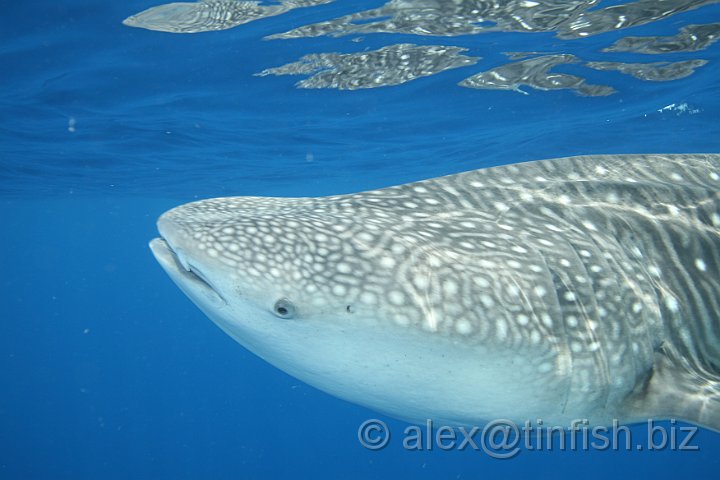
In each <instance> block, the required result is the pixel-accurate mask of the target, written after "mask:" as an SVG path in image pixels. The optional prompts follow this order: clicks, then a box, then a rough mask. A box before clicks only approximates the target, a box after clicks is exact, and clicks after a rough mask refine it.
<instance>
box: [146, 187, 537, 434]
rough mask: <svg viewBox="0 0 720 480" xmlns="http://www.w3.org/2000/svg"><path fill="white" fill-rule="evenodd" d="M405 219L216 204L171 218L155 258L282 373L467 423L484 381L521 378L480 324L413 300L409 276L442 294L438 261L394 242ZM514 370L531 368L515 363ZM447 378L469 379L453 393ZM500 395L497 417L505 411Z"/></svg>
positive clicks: (275, 202)
mask: <svg viewBox="0 0 720 480" xmlns="http://www.w3.org/2000/svg"><path fill="white" fill-rule="evenodd" d="M398 221H399V219H398V218H396V217H394V216H393V215H392V214H391V213H389V211H384V210H383V209H382V208H379V209H378V208H374V209H373V211H372V215H368V214H367V212H365V213H364V212H363V209H362V208H359V207H358V205H356V204H354V203H353V202H352V201H351V199H348V198H343V197H326V198H298V199H293V198H253V197H236V198H219V199H211V200H203V201H199V202H194V203H189V204H186V205H182V206H180V207H177V208H174V209H172V210H170V211H168V212H166V213H165V214H163V215H162V216H161V217H160V219H159V220H158V230H159V232H160V235H161V237H162V238H157V239H154V240H153V241H152V242H151V248H152V251H153V253H154V255H155V257H156V258H157V260H158V261H159V262H160V264H161V265H162V267H163V268H164V269H165V271H166V272H167V273H168V274H169V275H170V277H171V278H172V279H173V280H174V281H175V283H176V284H177V285H178V286H179V287H180V288H181V289H182V290H183V291H184V292H185V293H186V294H187V295H188V296H189V297H190V298H191V299H192V300H193V302H194V303H195V304H197V305H198V306H199V307H200V308H201V309H202V310H203V311H204V312H205V313H206V314H207V315H208V316H209V317H210V318H211V319H212V320H213V321H214V322H215V323H216V324H217V325H218V326H220V328H222V329H223V330H224V331H225V332H226V333H228V334H229V335H231V336H232V337H233V338H234V339H236V340H237V341H238V342H239V343H241V344H242V345H243V346H245V347H246V348H247V349H249V350H250V351H252V352H254V353H255V354H257V355H258V356H260V357H262V358H264V359H265V360H267V361H268V362H270V363H272V364H273V365H275V366H276V367H278V368H280V369H282V370H284V371H285V372H287V373H289V374H291V375H293V376H295V377H297V378H300V379H301V380H303V381H305V382H307V383H309V384H311V385H313V386H316V387H318V388H320V389H322V390H324V391H327V392H329V393H331V394H334V395H336V396H338V397H341V398H344V399H346V400H349V401H352V402H354V403H359V404H362V405H365V406H368V407H371V408H374V409H376V410H379V411H383V412H385V413H389V414H391V415H393V416H396V417H399V418H404V419H416V420H418V421H420V420H424V419H425V418H427V408H428V405H433V406H434V407H433V408H431V413H432V414H433V417H434V418H444V419H446V420H447V421H448V422H456V423H459V422H462V421H465V422H467V423H469V422H470V419H469V418H468V419H462V418H460V419H459V418H457V417H458V415H457V413H453V412H458V411H471V410H472V411H475V412H477V410H478V408H480V407H478V405H471V404H470V402H472V403H475V402H476V401H477V400H478V399H481V395H480V393H479V392H477V391H476V389H477V385H478V381H479V380H480V379H478V378H477V377H478V376H479V375H481V376H498V378H508V379H509V378H510V377H511V376H513V375H510V372H508V371H506V370H507V366H508V365H509V364H508V363H506V362H504V357H503V356H502V355H501V354H499V352H498V351H496V350H493V351H492V354H491V352H490V350H487V352H486V356H487V358H486V359H485V360H483V351H484V350H483V345H482V344H478V342H477V341H474V340H473V341H470V340H471V339H472V337H471V336H469V335H468V334H469V333H470V330H471V327H470V323H469V322H466V323H462V322H461V323H459V324H457V325H456V326H454V327H452V328H450V329H443V327H442V325H439V323H441V322H440V318H439V317H441V316H442V314H443V313H442V311H441V310H442V309H438V310H437V311H435V310H434V307H433V306H432V305H431V302H430V303H428V302H424V301H417V300H418V299H413V298H412V295H413V294H412V293H411V292H409V291H408V290H407V288H406V286H404V285H403V283H404V282H405V281H404V278H406V277H407V276H410V277H412V278H414V279H415V285H421V284H422V283H424V284H425V287H426V289H427V290H432V289H433V288H434V286H437V287H438V288H440V289H441V288H442V286H440V285H439V284H437V282H434V280H433V279H432V278H430V274H429V270H424V269H423V265H424V266H427V264H428V262H427V258H424V259H421V257H420V256H417V253H415V254H413V255H414V256H417V258H416V260H415V261H414V262H415V264H413V260H410V261H409V260H408V259H409V255H410V252H411V247H412V245H411V244H410V243H408V242H411V241H412V239H411V238H408V239H403V238H401V236H399V235H394V234H393V233H392V232H391V227H392V225H393V224H395V223H397V222H398ZM433 255H434V257H433V258H434V260H435V262H436V263H442V262H447V261H451V260H452V259H442V258H439V256H442V255H443V253H442V251H440V250H436V251H434V252H433ZM430 263H432V259H431V262H430ZM415 267H418V268H417V269H416V270H415V271H414V273H411V272H409V271H408V269H410V270H412V269H414V268H415ZM436 284H437V285H436ZM445 288H446V289H452V288H453V286H452V285H451V284H450V283H448V282H446V284H445ZM455 293H457V292H455ZM459 303H460V302H458V306H457V307H458V309H459V308H460V306H459ZM429 318H430V319H434V320H435V321H436V322H439V323H436V324H433V323H432V322H429V321H428V319H429ZM469 358H470V359H472V360H473V361H468V359H469ZM475 361H479V362H484V370H478V369H477V368H475V366H476V363H475ZM498 370H502V371H498ZM512 370H514V371H515V372H516V373H517V374H518V375H519V374H521V373H522V372H523V369H522V366H518V360H517V359H516V360H515V366H514V367H512ZM449 371H453V372H455V373H457V374H459V375H461V376H462V377H463V378H464V380H465V381H463V382H456V381H454V380H451V379H448V383H450V382H452V383H454V385H450V384H448V385H443V384H442V382H441V381H438V379H439V378H446V377H447V373H448V372H449ZM524 373H528V372H524ZM473 380H478V381H473ZM480 383H482V382H480ZM495 383H496V384H497V381H495ZM517 384H518V385H523V382H517ZM523 388H524V387H523ZM448 389H454V390H455V392H456V393H457V395H453V396H451V397H450V398H447V395H446V393H445V392H447V390H448ZM466 389H467V390H469V391H467V392H463V390H466ZM470 390H471V391H470ZM491 393H492V389H488V390H487V394H488V398H487V399H486V402H485V404H484V406H486V407H488V408H491V407H492V406H493V405H494V403H495V402H497V401H499V399H496V398H494V397H492V398H491V395H490V394H491ZM480 403H481V404H482V401H481V402H480ZM414 409H417V412H416V411H414Z"/></svg>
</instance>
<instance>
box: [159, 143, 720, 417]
mask: <svg viewBox="0 0 720 480" xmlns="http://www.w3.org/2000/svg"><path fill="white" fill-rule="evenodd" d="M719 172H720V155H710V154H707V155H706V154H698V155H618V156H588V157H572V158H563V159H553V160H545V161H537V162H529V163H525V164H514V165H508V166H502V167H495V168H489V169H484V170H476V171H471V172H466V173H461V174H457V175H452V176H448V177H441V178H436V179H431V180H426V181H421V182H417V183H412V184H407V185H401V186H397V187H390V188H386V189H382V190H376V191H368V192H362V193H357V194H351V195H339V196H333V197H322V198H257V197H234V198H218V199H211V200H204V201H200V202H194V203H190V204H187V205H183V206H180V207H177V208H175V209H173V210H171V211H169V212H167V213H165V214H164V215H163V216H162V217H161V219H160V221H159V228H160V231H161V234H162V235H163V237H164V238H165V239H166V240H167V241H168V243H169V244H170V246H171V247H172V248H173V249H174V250H176V251H177V250H182V251H183V252H184V253H183V254H184V255H187V256H188V257H192V263H193V264H196V265H198V266H199V265H202V271H203V274H204V278H206V280H209V281H208V283H210V284H211V285H212V286H213V287H215V286H216V285H219V284H221V283H222V284H223V285H231V286H232V288H229V289H228V288H225V287H223V288H224V290H223V289H221V290H223V291H222V292H219V294H220V296H221V297H223V298H224V299H225V301H227V302H228V303H232V302H233V301H238V300H236V299H235V297H237V298H240V299H242V300H241V301H243V302H250V303H253V305H256V306H257V308H258V309H265V310H270V309H271V308H272V302H273V301H274V300H276V299H278V298H287V299H289V300H290V301H291V302H293V304H294V306H295V308H296V317H297V318H295V319H294V321H297V322H307V323H308V324H313V322H319V321H322V322H324V323H325V324H329V323H332V324H333V326H334V327H336V326H337V325H343V328H346V329H348V331H355V330H354V329H357V331H362V332H378V335H382V332H386V334H387V335H390V336H394V337H396V338H395V339H394V341H393V342H392V343H393V344H394V345H395V347H394V348H396V349H398V351H399V352H400V353H399V354H402V353H403V352H402V349H403V348H404V347H403V338H407V339H408V340H407V344H408V345H412V348H411V347H409V346H408V351H407V352H405V353H406V356H407V355H415V354H416V352H417V351H418V350H420V351H423V352H425V353H424V354H423V355H422V359H423V362H426V363H427V365H432V368H433V369H436V365H438V364H440V365H441V364H442V362H444V361H446V360H445V359H444V357H445V356H444V355H443V354H441V353H437V354H436V352H435V351H436V350H437V352H443V351H447V350H445V349H446V348H455V349H456V352H455V353H453V355H457V356H460V354H459V353H457V352H463V353H462V356H461V358H458V359H455V358H454V357H453V360H452V362H455V361H457V362H462V363H461V366H458V365H457V364H453V365H452V368H448V372H449V373H448V374H450V375H452V372H456V374H457V375H458V376H461V378H455V379H452V378H451V379H450V380H449V381H448V385H447V386H448V387H449V386H450V385H452V380H454V381H455V383H456V384H457V383H458V382H466V383H472V382H473V381H474V382H477V383H478V384H477V385H466V386H465V387H464V390H463V391H466V392H469V393H470V394H473V395H475V393H474V392H478V393H477V394H476V396H477V399H478V401H479V402H483V401H484V402H486V403H488V404H489V405H491V406H490V407H487V408H485V407H484V406H483V405H478V406H477V409H476V411H468V409H472V408H474V407H473V406H472V405H473V403H472V401H471V400H469V399H468V400H466V401H458V402H457V408H455V409H453V408H454V407H453V405H455V404H453V402H449V403H450V404H452V405H450V406H448V407H442V408H441V407H438V406H437V405H429V404H430V403H433V402H435V401H437V402H438V403H440V401H439V400H437V399H436V398H435V397H434V396H433V395H431V394H429V393H428V394H425V393H423V394H422V395H421V394H417V395H405V396H403V395H401V394H397V393H392V394H390V393H388V394H385V392H384V391H382V389H388V388H389V387H388V385H390V384H392V382H393V381H398V380H397V378H398V377H399V376H401V374H402V372H397V374H396V373H395V372H385V373H383V375H386V376H387V377H388V383H378V384H377V385H374V387H370V386H368V387H367V388H368V389H371V388H376V389H377V390H378V391H369V392H368V391H362V392H360V393H359V392H356V391H355V388H354V387H353V388H349V387H347V385H346V384H344V383H343V382H342V381H340V380H337V379H335V378H326V377H331V376H332V375H335V374H329V373H328V374H327V375H325V376H324V377H323V378H321V379H319V380H318V379H317V378H316V377H317V374H316V372H317V370H318V369H319V367H318V366H317V365H316V364H314V365H309V366H307V367H304V366H302V365H288V363H289V361H284V360H277V361H276V362H274V363H276V364H278V366H279V367H280V368H283V369H284V370H286V371H289V372H290V373H292V374H295V375H297V376H299V377H300V378H303V379H305V380H306V381H308V382H309V383H313V384H315V385H318V386H319V387H320V388H322V389H324V390H327V391H330V392H331V393H334V394H336V395H338V396H341V397H343V398H346V399H349V400H351V401H356V402H357V403H361V404H364V405H367V406H370V407H371V408H377V409H379V410H382V411H385V412H388V413H390V414H393V415H395V416H399V417H403V418H408V419H411V420H421V419H422V417H430V418H433V417H435V418H437V417H440V418H441V419H442V420H444V421H447V422H450V423H455V424H466V423H478V422H481V421H483V420H491V419H492V418H488V416H489V415H498V416H506V417H509V418H516V419H517V420H524V419H525V418H523V417H522V415H527V416H528V417H526V418H534V416H537V415H542V417H541V418H545V419H556V420H558V421H563V420H566V419H572V418H588V417H591V418H593V419H594V420H593V421H594V423H606V422H608V421H609V419H612V418H615V417H622V416H623V415H625V416H626V417H627V415H626V414H625V413H624V411H623V405H624V404H625V402H626V400H627V399H628V398H629V397H630V396H631V395H632V394H633V392H636V391H637V389H638V385H642V384H643V383H644V382H647V381H648V378H649V377H650V375H651V373H652V369H653V363H654V361H655V357H656V353H657V352H658V350H659V349H662V348H665V349H670V350H672V351H673V352H676V353H677V355H680V356H682V357H683V358H687V359H689V361H690V362H691V363H693V364H695V365H697V366H698V368H699V369H702V370H703V371H711V372H717V368H718V363H720V321H719V319H718V311H719V310H720V307H719V305H718V302H720V300H718V299H720V295H718V294H719V293H720V278H719V277H718V266H719V265H720V253H718V252H720V250H718V246H719V245H720V216H719V215H720V199H719V196H718V186H719V185H720V176H719V175H718V173H719ZM211 272H212V273H211ZM218 272H219V273H218ZM218 275H221V276H222V277H224V278H230V279H231V280H230V281H228V282H224V283H223V282H222V281H216V280H215V279H216V278H218V277H217V276H218ZM191 296H192V295H191ZM201 308H202V305H201ZM203 309H204V310H205V311H206V312H207V311H208V308H203ZM211 316H212V315H211ZM319 319H321V320H319ZM224 321H225V320H224ZM233 321H240V320H237V319H234V320H233ZM242 322H252V319H251V318H248V319H242ZM219 323H222V322H219ZM221 326H223V325H221ZM223 328H225V329H226V331H230V330H233V328H234V327H227V326H223ZM269 328H274V327H269ZM293 328H294V327H293ZM403 332H405V333H403ZM229 333H230V332H229ZM231 334H232V335H233V336H235V337H236V338H238V337H242V336H243V335H244V334H243V333H237V332H235V333H231ZM368 335H369V337H370V338H372V335H374V333H373V334H370V333H368ZM359 337H362V335H358V338H359ZM238 340H239V341H241V343H244V344H245V345H246V346H248V348H250V349H251V350H254V351H258V352H259V354H260V355H262V356H263V357H265V358H268V359H270V361H273V360H272V359H274V358H276V357H274V356H273V355H274V354H275V352H271V353H267V352H268V351H271V350H273V347H272V345H263V346H262V347H260V346H258V344H259V343H262V340H258V339H253V340H252V341H249V340H248V341H247V342H243V339H242V338H238ZM331 341H335V340H331ZM341 341H342V342H352V341H353V339H352V338H343V339H342V340H341ZM358 341H360V340H358ZM378 341H379V340H378ZM288 342H292V339H290V340H288ZM440 346H442V348H440ZM343 348H348V349H350V347H348V346H347V345H345V347H343ZM287 349H288V351H289V349H290V347H287ZM287 355H288V358H290V356H291V355H290V354H289V353H288V354H287ZM333 355H336V353H333ZM433 355H434V356H433ZM453 355H448V357H451V356H453ZM292 358H293V359H295V360H293V362H302V361H301V360H297V359H298V358H301V355H293V356H292ZM496 360H497V362H496ZM334 361H337V362H338V364H341V363H342V362H351V361H352V360H351V359H347V358H343V359H337V358H328V359H327V362H328V363H329V362H334ZM500 361H502V362H505V363H506V365H504V366H499V367H498V366H497V365H496V363H498V362H500ZM317 362H318V364H322V362H323V359H322V358H319V359H318V360H317ZM447 362H449V363H450V362H451V360H447ZM513 364H514V365H513ZM490 365H492V366H490ZM373 368H375V367H373ZM388 368H390V369H391V368H392V366H390V367H388ZM426 368H427V371H428V377H429V378H424V379H423V378H417V377H418V376H419V374H418V372H417V371H415V370H413V371H412V375H413V379H412V380H411V381H408V382H407V389H414V390H423V389H425V390H428V391H429V390H432V389H433V388H434V386H437V385H438V380H437V377H436V376H435V374H434V373H433V374H431V372H435V370H432V369H431V368H430V367H429V366H428V367H426ZM351 370H352V368H351V367H347V368H346V371H351ZM476 370H477V371H482V374H478V375H477V377H476V376H475V374H474V373H472V372H474V371H476ZM308 371H312V372H314V373H312V374H308V373H307V372H308ZM420 371H421V372H422V369H421V370H420ZM513 371H516V372H517V374H516V375H515V374H514V373H513ZM457 372H466V373H457ZM467 372H470V373H467ZM357 375H358V378H356V379H354V380H353V381H350V380H348V381H347V383H348V384H352V383H353V382H354V385H356V386H357V385H365V384H366V383H369V382H367V379H366V378H365V377H364V376H363V374H357ZM408 375H409V374H408ZM503 375H507V376H508V378H512V381H513V382H518V381H519V380H520V379H521V378H524V379H526V382H527V388H526V389H525V388H522V387H520V386H516V385H510V384H509V382H510V380H508V381H507V382H506V383H504V381H503V380H502V379H501V378H499V377H501V376H503ZM431 377H434V378H431ZM393 379H394V380H393ZM338 382H340V383H343V385H342V386H341V387H336V386H335V385H336V384H337V383H338ZM492 385H496V386H497V391H495V392H494V391H493V387H492ZM351 390H352V391H351ZM357 390H363V388H362V387H361V386H360V387H357ZM539 390H542V391H539ZM479 392H483V393H482V394H480V393H479ZM529 395H535V396H537V397H539V398H540V399H539V400H537V401H536V402H535V403H534V404H533V406H532V407H529V408H528V409H527V410H525V411H523V409H522V407H519V405H522V402H523V398H521V397H522V396H529ZM503 396H505V397H506V398H504V397H503ZM406 397H408V398H409V399H406ZM496 397H497V399H498V402H497V403H495V400H494V399H495V398H496ZM526 401H527V400H526ZM403 402H404V403H405V404H403ZM421 402H427V403H428V406H427V408H425V407H424V406H423V405H418V403H421ZM503 402H505V403H507V404H508V406H509V407H508V408H509V409H513V410H512V411H504V410H503V408H502V404H503ZM408 409H409V410H408ZM408 411H410V413H409V414H408V413H407V412H408Z"/></svg>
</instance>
